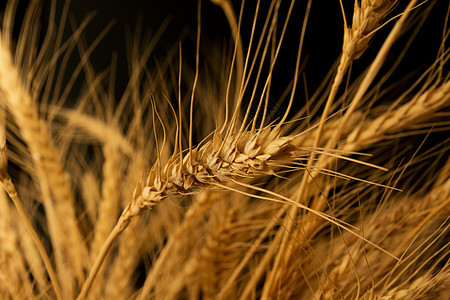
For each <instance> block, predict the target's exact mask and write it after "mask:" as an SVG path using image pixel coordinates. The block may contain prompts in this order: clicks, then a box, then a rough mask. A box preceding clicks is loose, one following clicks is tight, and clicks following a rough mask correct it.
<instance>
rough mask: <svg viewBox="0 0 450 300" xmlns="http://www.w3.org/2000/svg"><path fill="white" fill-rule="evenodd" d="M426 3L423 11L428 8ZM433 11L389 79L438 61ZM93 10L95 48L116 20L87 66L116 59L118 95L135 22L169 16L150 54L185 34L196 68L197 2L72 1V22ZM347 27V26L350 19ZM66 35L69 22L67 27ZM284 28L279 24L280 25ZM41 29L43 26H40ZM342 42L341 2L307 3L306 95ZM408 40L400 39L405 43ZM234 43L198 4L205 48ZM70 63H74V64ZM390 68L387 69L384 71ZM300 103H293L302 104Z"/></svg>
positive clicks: (207, 6) (290, 53)
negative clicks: (99, 37)
mask: <svg viewBox="0 0 450 300" xmlns="http://www.w3.org/2000/svg"><path fill="white" fill-rule="evenodd" d="M28 2H29V1H28V0H22V1H19V7H18V12H17V20H18V21H17V24H19V23H20V19H21V17H23V15H24V13H25V8H26V6H27V3H28ZM43 2H44V7H43V17H42V22H43V24H46V23H47V22H48V10H49V7H50V0H44V1H43ZM57 2H58V9H57V11H61V10H62V7H63V3H64V2H65V1H57ZM232 2H233V6H234V8H235V11H236V13H238V12H239V10H240V6H241V1H236V0H233V1H232ZM261 2H262V4H261V12H262V13H261V15H262V16H264V11H266V10H267V8H268V7H269V2H270V1H261ZM407 2H409V1H400V4H399V5H398V7H397V9H396V11H398V12H400V11H401V9H402V7H404V6H405V5H406V4H407ZM0 3H1V5H0V10H3V7H4V6H5V3H6V1H5V0H2V1H0ZM255 3H256V2H255V1H246V2H245V7H244V11H243V20H244V21H243V23H242V26H241V33H242V36H243V41H244V45H246V41H248V40H249V37H250V36H249V35H250V30H251V25H252V18H253V12H254V7H255ZM430 3H432V2H429V3H426V4H425V5H430ZM288 5H289V1H283V2H282V5H281V13H280V14H281V15H282V16H283V15H284V14H285V13H286V10H287V7H288ZM344 6H345V9H346V11H347V13H348V14H349V16H347V17H350V16H351V12H352V9H353V1H348V0H347V1H344ZM436 6H437V9H434V10H433V11H432V13H431V15H430V16H429V18H428V19H427V21H426V23H425V24H424V25H423V26H422V27H423V28H422V29H421V30H420V32H419V34H418V36H417V37H416V39H415V41H414V43H413V44H412V46H411V48H410V50H409V52H408V55H407V56H406V57H405V59H404V62H403V63H402V64H401V65H400V66H399V68H398V69H397V72H396V73H395V74H394V78H395V76H397V78H403V77H404V76H405V74H410V73H411V72H420V71H421V70H422V71H423V70H424V69H425V68H426V67H428V66H429V65H430V64H431V63H432V62H433V61H434V60H435V57H436V55H437V49H438V47H439V45H440V42H441V38H442V29H443V27H444V21H445V15H446V12H447V9H448V7H447V6H448V1H445V0H438V1H436ZM305 7H306V1H304V0H299V1H297V3H296V4H295V6H294V10H293V15H292V17H291V20H290V22H289V26H288V28H289V30H288V32H287V34H286V37H285V40H284V44H283V47H282V50H281V51H282V52H281V54H280V58H279V60H278V63H277V67H276V69H275V71H274V80H273V86H272V90H271V98H273V99H277V98H278V97H279V96H280V95H281V93H282V92H283V91H284V89H285V88H286V85H287V83H288V82H289V81H290V80H291V79H292V77H293V74H294V64H295V55H296V52H297V45H298V41H299V37H300V29H301V26H302V22H303V16H304V13H305ZM90 12H95V16H94V18H93V20H92V21H91V22H90V23H89V25H88V27H87V29H86V30H85V33H84V34H85V38H86V43H87V44H88V45H89V44H90V43H92V42H93V41H94V40H95V38H96V37H97V36H98V34H99V33H100V32H101V31H102V30H103V29H104V28H105V27H106V26H107V25H108V24H109V23H110V22H114V25H113V27H112V29H110V30H109V32H108V34H107V35H106V36H105V37H104V38H103V39H102V41H101V43H100V44H99V46H98V47H97V48H96V50H95V51H94V53H93V54H92V56H91V61H92V64H93V65H94V67H95V68H96V69H97V70H98V71H102V70H104V69H106V68H107V67H108V65H109V64H110V62H111V56H112V53H113V51H116V52H117V53H118V58H119V59H118V69H117V86H116V90H117V92H118V93H119V94H120V92H121V91H122V90H123V88H124V87H125V84H126V82H127V79H128V77H127V76H128V75H127V74H128V69H127V60H126V58H127V53H126V46H125V45H126V36H127V34H129V33H130V32H131V33H132V32H134V31H135V29H136V24H137V23H138V20H139V22H141V24H142V28H143V29H142V31H143V32H155V31H156V30H157V29H158V28H159V26H160V25H161V24H162V23H163V21H164V20H165V19H166V18H170V24H169V26H168V28H167V29H166V30H165V32H164V34H163V36H162V38H161V40H160V42H159V44H158V47H157V49H156V50H155V55H157V56H160V57H163V56H164V55H165V52H167V51H168V49H170V48H171V47H173V45H176V43H177V41H178V40H179V38H180V37H181V36H184V40H185V41H187V42H183V43H184V44H185V45H186V46H184V48H183V51H184V52H183V53H185V54H186V55H185V57H184V58H185V59H186V60H187V61H188V62H191V63H190V64H191V65H192V66H194V63H195V60H194V59H195V56H194V55H193V53H195V52H193V51H195V43H194V41H195V31H196V22H197V1H196V0H187V1H181V0H164V1H161V0H147V1H145V0H109V1H108V0H96V1H86V0H78V1H77V0H73V1H72V2H71V4H70V13H69V16H70V18H71V19H72V20H74V22H75V23H76V24H80V23H81V22H82V20H83V19H84V18H85V17H86V16H87V15H88V14H89V13H90ZM260 19H263V18H260ZM349 21H350V20H349ZM392 25H393V22H392V23H391V24H389V25H388V26H386V27H385V28H383V29H381V30H380V31H379V32H378V33H377V35H376V38H375V39H374V41H373V42H372V45H371V47H370V48H369V50H368V51H367V52H366V53H365V54H364V55H363V57H362V58H361V59H360V60H358V61H357V62H356V63H355V64H354V66H353V70H354V71H353V74H358V73H360V71H362V70H363V69H364V68H365V67H366V66H367V65H368V63H370V62H371V60H372V59H373V58H374V56H375V55H376V52H377V50H378V49H379V46H380V45H381V44H380V43H381V42H382V41H383V37H385V36H386V35H387V34H388V33H389V30H390V29H391V28H392ZM66 27H67V28H66V30H67V32H68V33H69V32H71V25H70V23H69V24H68V25H67V26H66ZM279 27H281V25H280V26H279ZM18 28H19V27H18V26H16V27H15V35H16V36H17V35H18V30H19V29H18ZM44 28H45V26H44ZM342 36H343V21H342V16H341V9H340V6H339V1H338V0H334V1H317V0H314V1H313V3H312V9H311V14H310V17H309V22H308V25H307V34H306V39H305V43H304V48H303V49H304V50H303V53H302V56H303V58H304V61H306V64H305V68H304V70H303V71H304V72H305V74H306V79H307V84H308V91H309V93H310V94H311V92H313V91H314V90H315V89H316V87H317V86H318V85H319V84H320V82H321V81H322V80H323V78H324V76H325V74H326V73H327V72H328V70H329V69H330V68H331V67H332V65H333V62H335V61H336V59H337V58H338V56H339V54H340V51H341V49H340V47H341V44H342ZM407 37H408V34H406V35H405V37H403V41H404V40H405V39H406V38H407ZM230 41H231V34H230V31H229V26H228V23H227V20H226V18H225V16H224V14H223V12H222V10H221V8H220V7H218V6H216V5H214V4H212V3H211V2H210V1H209V0H202V45H203V46H205V45H206V47H207V45H208V43H216V44H220V43H221V44H226V42H228V44H229V43H230ZM397 45H399V46H396V47H397V48H396V47H394V49H393V51H392V54H391V56H390V57H389V58H388V64H389V62H390V61H393V59H395V56H396V54H395V53H398V52H396V51H395V50H400V49H401V47H403V46H402V45H403V42H402V41H400V42H399V43H397ZM73 63H74V64H75V63H77V62H76V60H74V61H73ZM388 64H387V65H388ZM297 95H298V97H303V95H304V91H303V88H302V84H301V85H300V87H299V91H298V93H297ZM300 100H301V99H299V100H297V102H299V101H300Z"/></svg>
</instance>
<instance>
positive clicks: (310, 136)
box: [0, 0, 450, 299]
mask: <svg viewBox="0 0 450 300" xmlns="http://www.w3.org/2000/svg"><path fill="white" fill-rule="evenodd" d="M213 2H214V3H215V4H217V5H219V6H220V7H221V8H222V9H223V11H224V13H225V15H226V17H227V19H228V21H229V23H230V27H231V29H232V32H233V35H234V36H233V41H234V46H233V49H232V51H231V53H230V54H226V55H223V53H220V51H217V53H216V52H215V51H214V50H211V49H209V50H210V51H209V52H208V54H209V56H206V57H204V58H203V57H202V64H200V63H199V62H200V53H201V51H200V49H201V46H200V40H201V26H200V22H199V26H198V32H197V63H196V66H195V69H191V68H190V66H186V65H183V60H182V47H181V46H180V47H174V48H173V50H172V51H171V52H169V53H168V54H167V57H166V59H165V60H164V61H159V62H157V63H156V64H154V65H152V64H150V63H149V61H150V59H149V58H150V57H151V51H152V49H153V47H154V46H155V43H157V40H158V37H159V36H160V35H161V34H162V32H163V27H164V26H162V27H161V29H160V30H159V31H157V32H156V33H155V34H154V38H153V39H152V40H142V39H141V38H140V36H139V35H136V37H135V38H134V39H132V40H131V42H130V45H129V70H130V80H129V83H128V86H127V89H126V90H125V92H124V93H123V94H122V95H115V92H114V83H115V70H114V68H115V63H114V60H113V63H112V64H111V68H110V69H109V70H106V71H104V72H100V73H96V72H95V71H94V68H93V67H92V65H91V63H90V61H89V55H90V54H91V53H92V51H93V49H94V48H95V45H96V43H97V41H96V42H95V43H94V45H92V46H86V45H85V43H84V40H83V38H82V33H83V31H84V30H85V28H86V26H87V25H88V23H89V20H90V19H91V17H88V18H87V19H86V20H85V21H84V22H83V23H82V24H80V25H79V26H77V27H76V29H75V30H74V31H73V33H72V35H70V37H69V38H67V39H66V40H65V39H63V32H64V26H65V23H66V19H67V12H68V10H67V8H68V5H66V6H65V9H64V10H63V14H62V17H61V22H60V23H59V24H56V23H55V22H54V21H50V23H49V25H48V28H47V30H46V35H45V36H44V37H43V39H38V32H39V29H38V28H39V24H40V3H39V1H38V0H36V1H31V2H30V4H29V6H28V9H27V13H26V15H25V18H24V21H23V22H22V24H21V31H20V35H19V38H18V39H17V40H14V39H13V38H12V30H13V26H14V24H15V21H14V16H15V11H16V8H17V5H18V3H17V1H14V0H13V1H9V3H8V4H7V6H6V10H5V12H4V14H3V19H2V22H1V40H0V103H1V111H0V112H1V114H0V115H1V118H0V119H1V121H2V122H1V130H0V135H1V138H2V139H6V143H5V144H4V145H3V146H2V149H1V152H0V179H1V182H2V184H3V187H4V190H5V192H2V193H1V194H0V296H1V298H2V299H52V298H56V299H75V298H77V297H78V298H79V299H84V298H88V299H153V298H154V299H248V298H250V299H350V298H351V299H427V298H428V299H448V297H449V290H450V265H449V264H450V255H449V254H450V248H449V241H448V240H449V239H448V237H449V227H450V223H449V215H450V214H449V213H450V158H449V150H450V143H449V138H448V137H444V138H442V136H444V135H442V134H441V135H440V136H439V137H440V138H439V139H438V140H436V139H433V140H432V141H430V140H431V139H430V136H431V135H433V134H436V133H440V132H441V133H442V132H443V133H448V131H449V125H450V123H449V116H450V114H449V111H448V108H449V106H450V76H449V73H448V64H449V62H448V60H449V58H450V53H449V48H448V32H449V31H448V29H449V28H448V22H447V18H448V16H449V14H448V11H447V12H446V15H445V12H443V16H444V17H445V22H444V23H443V24H444V28H442V43H441V47H440V48H439V49H436V61H435V63H434V64H433V65H431V66H429V68H428V69H427V70H426V71H425V72H423V74H419V76H410V77H409V78H410V79H408V80H409V81H408V80H406V79H405V81H406V83H405V82H402V84H403V86H407V87H406V88H404V91H403V92H402V93H394V94H395V95H396V98H395V99H393V97H392V96H390V95H391V94H392V93H393V91H394V89H395V86H396V83H395V82H392V81H390V76H391V75H392V73H393V72H394V71H395V69H396V67H397V66H398V64H399V63H400V62H401V59H402V57H403V56H404V55H405V51H407V46H406V45H405V47H404V51H403V52H401V53H400V54H399V58H398V59H397V60H396V61H394V62H393V63H392V65H391V66H390V67H387V68H384V69H382V67H383V65H384V63H385V61H386V57H387V55H388V53H390V51H392V50H391V49H392V46H393V45H394V43H395V42H396V41H397V40H398V38H399V37H400V35H402V34H405V32H407V33H408V34H411V33H413V34H412V36H413V35H414V30H416V29H420V26H421V24H422V23H423V22H425V20H426V16H427V13H429V9H432V7H433V3H434V2H432V1H428V2H426V3H418V1H409V2H408V1H406V3H398V2H397V1H387V0H385V1H383V0H361V1H355V3H354V7H353V13H352V16H353V17H352V20H351V22H350V21H349V20H348V21H346V22H345V28H344V31H343V45H342V54H341V56H340V59H339V61H338V63H337V64H336V66H334V67H333V68H332V69H331V70H330V73H329V76H328V77H326V78H325V79H324V83H323V84H322V85H321V86H320V87H319V89H318V90H317V91H316V92H315V93H314V94H312V96H311V97H310V98H309V99H307V100H308V105H307V106H306V107H305V108H304V109H301V110H300V111H298V112H292V111H290V109H291V107H292V104H293V102H294V101H296V99H297V98H298V97H300V96H299V95H298V94H299V93H298V92H297V85H298V83H299V81H300V74H299V72H300V67H299V66H300V64H301V61H302V45H303V43H304V33H305V30H307V20H308V15H309V10H310V9H311V4H312V1H309V2H308V3H307V9H306V12H305V18H304V19H305V22H304V24H303V30H302V34H301V36H300V37H299V44H298V45H299V46H298V54H297V56H294V57H293V58H292V61H293V62H294V61H295V64H294V63H293V64H292V68H293V72H295V75H294V77H293V78H292V82H291V83H290V84H288V89H287V92H286V97H285V98H286V99H287V100H286V103H287V111H286V112H285V113H284V115H283V116H280V117H279V118H275V119H272V118H271V117H270V111H269V110H268V98H269V94H270V87H271V82H272V80H275V79H273V73H272V72H273V68H274V66H275V65H276V61H277V58H278V57H279V55H281V54H280V48H281V45H282V43H283V38H284V34H285V30H286V27H287V24H288V21H289V17H290V15H291V13H292V10H293V7H294V3H293V2H289V3H284V2H283V3H281V1H277V0H274V1H272V2H271V5H270V6H269V8H268V11H267V12H264V13H263V12H261V11H259V8H260V5H259V2H258V3H257V5H256V6H254V7H251V6H250V5H249V6H250V8H251V9H252V10H254V11H255V16H256V17H255V19H254V20H251V21H252V22H254V24H256V18H263V20H264V18H265V21H264V22H263V23H264V24H263V26H262V27H261V28H259V27H258V26H255V25H254V26H253V31H252V34H251V40H250V41H246V44H248V45H249V46H248V49H244V48H243V46H242V44H243V43H242V42H241V36H240V34H239V28H240V24H241V22H242V20H241V16H242V15H241V14H239V13H237V14H236V13H235V12H234V11H233V8H232V6H231V5H230V3H229V2H228V1H227V0H215V1H213ZM55 5H56V4H55V2H52V5H51V6H50V20H54V18H55ZM312 5H315V4H312ZM402 5H403V6H402ZM280 7H284V8H285V11H286V12H287V13H286V15H283V17H280V15H279V13H280ZM399 7H400V8H401V10H402V11H399ZM198 8H199V9H198V14H199V20H200V15H201V6H200V5H199V7H198ZM342 9H343V10H348V9H349V7H347V6H345V7H344V6H343V5H342ZM239 11H240V10H239V9H238V12H239ZM347 15H348V14H347ZM381 27H390V28H391V29H390V33H389V35H388V36H387V37H386V38H385V40H384V41H383V43H382V46H381V48H380V49H378V53H377V54H376V55H375V56H374V58H373V62H372V63H371V64H370V65H369V66H368V68H367V70H366V71H364V72H363V73H362V74H358V75H359V76H352V77H350V70H351V66H352V65H353V64H354V63H358V62H357V60H358V59H359V58H360V57H361V56H363V55H364V53H365V52H366V50H367V49H368V48H369V47H371V46H370V45H371V44H370V42H371V40H372V39H376V38H377V32H378V31H379V29H380V28H381ZM255 28H257V29H256V30H255ZM100 38H101V37H99V39H100ZM72 55H79V57H80V60H79V64H78V65H77V66H76V67H75V68H74V69H73V70H69V69H68V66H67V61H68V59H69V57H71V56H72ZM265 65H266V66H267V65H268V66H269V68H268V69H267V68H263V66H265ZM205 70H208V72H205ZM381 70H382V71H381ZM353 75H354V74H353ZM80 78H81V79H83V80H84V81H85V82H86V83H87V84H86V85H85V87H84V88H82V89H81V90H77V91H74V89H75V87H76V86H78V85H76V84H75V82H76V81H77V80H80ZM350 78H355V79H351V80H350ZM411 78H412V79H411ZM375 80H376V82H375ZM258 85H259V86H263V93H262V96H260V97H256V96H255V95H256V94H257V86H258ZM244 95H245V96H244ZM248 95H251V96H250V97H249V96H248ZM74 96H76V99H77V100H76V101H75V102H74V101H73V100H72V98H73V97H74ZM248 97H249V98H248ZM69 99H70V100H69ZM245 101H247V102H248V101H250V104H248V103H247V104H244V102H245ZM246 105H247V106H246ZM245 107H248V109H246V108H245ZM251 107H253V108H255V109H256V114H254V117H251V114H250V108H251ZM242 112H244V113H242ZM213 117H214V118H213ZM305 117H306V118H307V120H305V119H304V118H305ZM173 120H175V121H173ZM299 120H300V121H299ZM412 141H416V142H415V143H414V142H412ZM8 165H9V167H8Z"/></svg>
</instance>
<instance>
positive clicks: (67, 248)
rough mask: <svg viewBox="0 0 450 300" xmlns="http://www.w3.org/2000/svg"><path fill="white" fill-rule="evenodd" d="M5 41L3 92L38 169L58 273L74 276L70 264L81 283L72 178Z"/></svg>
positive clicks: (1, 44) (0, 46) (0, 48)
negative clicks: (63, 165)
mask: <svg viewBox="0 0 450 300" xmlns="http://www.w3.org/2000/svg"><path fill="white" fill-rule="evenodd" d="M6 39H7V38H5V37H3V39H1V40H0V64H1V66H2V67H1V68H0V91H1V92H2V96H3V98H4V99H5V101H6V103H7V105H8V108H9V110H10V112H11V114H12V115H13V116H14V118H15V120H16V122H17V124H18V125H19V127H20V132H21V134H22V137H23V139H24V141H25V142H26V143H27V145H28V147H29V149H30V152H31V156H32V159H33V163H34V165H35V167H36V172H37V175H38V179H39V183H40V187H41V192H42V195H43V202H44V206H45V209H46V213H48V214H47V219H48V223H49V231H50V235H51V238H52V244H53V246H54V251H55V258H56V264H57V266H61V268H59V269H58V271H59V273H58V274H60V275H61V276H72V274H70V273H67V272H66V273H65V274H62V273H63V272H65V271H67V270H64V267H63V266H65V265H66V264H67V263H69V264H70V265H71V267H72V270H73V272H74V273H75V275H76V277H77V278H78V280H79V281H82V279H83V277H84V270H83V266H85V265H86V264H85V261H84V260H83V256H84V255H85V254H86V253H87V250H86V249H85V243H84V241H83V238H82V236H81V233H80V231H79V228H78V225H77V220H76V216H75V211H74V202H75V201H74V195H73V192H72V188H71V183H70V177H69V174H67V173H66V172H65V171H64V169H63V167H62V165H61V163H60V161H59V158H60V153H59V151H58V150H57V148H56V147H55V146H54V144H53V141H52V138H51V136H50V134H49V131H48V127H47V124H46V123H45V122H44V120H42V119H41V118H40V117H39V113H38V108H37V105H36V103H35V102H33V97H32V96H31V94H30V93H29V92H28V91H27V90H26V89H25V88H24V84H23V82H22V80H21V77H20V75H19V74H20V73H19V70H18V68H17V67H16V65H15V64H14V62H13V59H12V56H11V53H10V51H9V49H8V48H7V45H8V43H5V40H6ZM56 214H58V216H57V215H56ZM61 220H64V222H62V221H61ZM63 254H66V256H67V257H64V255H63ZM67 260H68V261H67ZM63 270H64V271H63ZM70 281H71V280H70V279H68V280H67V281H66V280H65V281H64V282H66V283H68V284H72V283H69V282H70Z"/></svg>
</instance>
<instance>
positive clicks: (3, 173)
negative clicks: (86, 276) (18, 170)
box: [0, 141, 63, 300]
mask: <svg viewBox="0 0 450 300" xmlns="http://www.w3.org/2000/svg"><path fill="white" fill-rule="evenodd" d="M7 165H8V158H7V154H6V141H4V142H3V145H2V146H1V149H0V181H1V184H2V186H3V188H4V189H5V191H6V192H7V193H8V195H9V197H10V198H11V200H12V201H13V203H14V206H15V207H16V209H17V212H18V213H19V216H20V219H21V220H22V222H23V224H24V225H25V227H26V229H27V231H28V233H29V234H30V235H31V238H32V239H33V242H34V245H35V246H36V248H37V249H38V251H39V254H40V256H41V258H42V260H43V262H44V265H45V268H46V270H47V273H48V276H49V277H50V280H51V282H52V284H53V288H54V290H55V295H56V298H57V299H58V300H62V299H63V297H62V291H61V287H60V286H59V283H58V280H57V277H56V273H55V270H54V269H53V266H52V263H51V262H50V258H49V257H48V255H47V252H46V251H45V248H44V245H42V243H41V240H40V239H39V236H38V235H37V233H36V231H35V230H34V228H33V225H31V222H30V220H29V219H28V217H27V214H26V213H25V210H24V209H23V207H22V201H21V200H20V198H19V195H18V194H17V191H16V187H15V186H14V184H13V183H12V180H11V177H10V176H9V174H8V172H7V170H6V168H7Z"/></svg>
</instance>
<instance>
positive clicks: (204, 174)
mask: <svg viewBox="0 0 450 300" xmlns="http://www.w3.org/2000/svg"><path fill="white" fill-rule="evenodd" d="M291 141H292V137H286V136H282V135H281V132H280V130H279V129H272V128H271V127H266V128H265V129H263V130H261V131H257V132H250V131H249V132H244V133H241V134H238V135H228V136H227V138H226V139H225V140H222V138H221V136H220V134H219V133H218V132H217V131H216V132H215V133H214V139H213V140H212V141H211V140H210V141H208V142H206V143H205V144H204V145H203V146H201V147H197V148H196V149H191V150H190V151H189V152H188V153H187V154H186V156H185V157H184V158H183V157H182V155H181V154H174V155H173V156H172V157H171V158H170V159H169V161H168V162H167V164H166V165H165V167H164V168H162V167H161V164H160V162H159V161H157V162H156V164H155V165H154V166H153V168H152V169H151V171H150V174H149V176H148V177H147V180H146V182H139V183H138V184H137V186H136V188H135V191H134V194H133V201H132V202H130V203H129V204H128V205H127V207H126V208H125V209H124V211H123V212H122V215H121V216H120V218H119V221H118V222H117V224H116V226H115V227H114V229H113V231H112V232H111V234H110V236H109V237H108V239H107V240H106V241H105V243H104V244H103V247H102V250H101V251H100V253H99V255H98V256H97V259H96V261H95V262H94V265H93V266H92V269H91V272H90V274H89V277H88V279H87V280H86V282H85V283H84V285H83V288H82V290H81V293H80V295H79V296H78V299H79V300H81V299H84V298H85V297H86V295H87V292H88V290H89V288H90V286H91V285H92V282H93V280H94V278H95V276H96V273H97V272H98V269H99V268H100V266H101V264H102V262H103V260H104V259H105V256H106V254H107V252H108V250H109V248H110V247H111V245H112V243H113V241H114V240H115V239H116V238H117V236H118V235H119V234H120V233H121V232H122V231H123V230H124V229H125V228H126V227H127V226H128V224H129V222H130V220H131V218H133V217H134V216H137V215H139V214H141V213H142V212H143V211H144V210H147V209H151V208H152V207H154V206H155V205H158V204H159V203H160V202H161V201H163V200H164V199H166V198H167V197H170V196H179V195H186V194H190V193H194V192H196V191H200V190H205V189H211V188H215V187H218V186H223V185H225V184H227V183H231V182H235V181H236V180H239V178H249V177H250V178H251V177H259V176H264V175H272V174H274V171H273V169H272V167H271V166H270V165H271V164H272V163H276V162H277V161H283V163H284V160H285V159H286V157H289V158H290V157H292V153H291V152H292V150H294V149H295V147H293V146H292V145H291V144H290V142H291Z"/></svg>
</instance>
